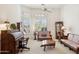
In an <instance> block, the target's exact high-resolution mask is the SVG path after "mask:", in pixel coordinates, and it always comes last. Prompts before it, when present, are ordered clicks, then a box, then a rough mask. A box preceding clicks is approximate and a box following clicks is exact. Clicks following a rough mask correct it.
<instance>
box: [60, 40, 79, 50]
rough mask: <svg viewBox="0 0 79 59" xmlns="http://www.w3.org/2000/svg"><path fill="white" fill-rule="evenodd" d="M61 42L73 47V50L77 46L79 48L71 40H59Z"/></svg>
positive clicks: (77, 45) (77, 46)
mask: <svg viewBox="0 0 79 59" xmlns="http://www.w3.org/2000/svg"><path fill="white" fill-rule="evenodd" d="M61 41H62V42H63V43H65V44H67V45H68V46H70V47H72V48H74V49H75V50H77V48H79V44H77V43H75V42H74V41H72V40H61Z"/></svg>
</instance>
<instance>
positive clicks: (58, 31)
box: [55, 22, 63, 39]
mask: <svg viewBox="0 0 79 59" xmlns="http://www.w3.org/2000/svg"><path fill="white" fill-rule="evenodd" d="M62 26H63V22H56V23H55V30H56V39H58V38H59V34H58V33H60V36H61V38H62V36H63V32H62V30H61V28H62Z"/></svg>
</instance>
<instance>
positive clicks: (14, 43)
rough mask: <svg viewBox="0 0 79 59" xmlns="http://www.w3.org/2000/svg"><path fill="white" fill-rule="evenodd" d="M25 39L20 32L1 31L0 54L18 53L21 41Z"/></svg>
mask: <svg viewBox="0 0 79 59" xmlns="http://www.w3.org/2000/svg"><path fill="white" fill-rule="evenodd" d="M23 37H24V35H23V33H22V32H20V31H14V32H11V31H1V51H0V53H2V54H5V53H10V54H15V53H18V52H19V50H18V46H19V40H21V39H22V38H23Z"/></svg>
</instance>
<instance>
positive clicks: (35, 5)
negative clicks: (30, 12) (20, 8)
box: [24, 4, 64, 9]
mask: <svg viewBox="0 0 79 59" xmlns="http://www.w3.org/2000/svg"><path fill="white" fill-rule="evenodd" d="M24 5H25V6H26V7H29V8H42V7H43V6H42V4H24ZM63 6H64V5H63V4H44V7H45V8H49V9H52V8H61V7H63Z"/></svg>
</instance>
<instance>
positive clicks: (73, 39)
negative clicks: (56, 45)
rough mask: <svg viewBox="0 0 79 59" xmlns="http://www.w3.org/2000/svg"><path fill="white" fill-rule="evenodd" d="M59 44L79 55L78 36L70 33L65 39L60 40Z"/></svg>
mask: <svg viewBox="0 0 79 59" xmlns="http://www.w3.org/2000/svg"><path fill="white" fill-rule="evenodd" d="M60 42H61V43H62V44H64V46H66V47H69V49H70V50H73V51H75V52H76V53H77V54H79V35H76V34H71V33H70V34H69V35H68V38H67V39H61V40H60Z"/></svg>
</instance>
